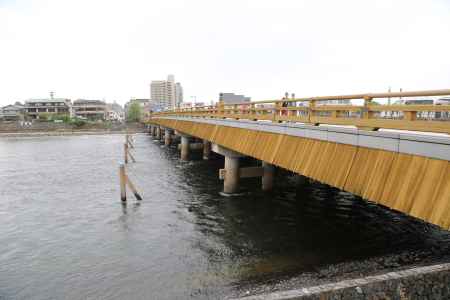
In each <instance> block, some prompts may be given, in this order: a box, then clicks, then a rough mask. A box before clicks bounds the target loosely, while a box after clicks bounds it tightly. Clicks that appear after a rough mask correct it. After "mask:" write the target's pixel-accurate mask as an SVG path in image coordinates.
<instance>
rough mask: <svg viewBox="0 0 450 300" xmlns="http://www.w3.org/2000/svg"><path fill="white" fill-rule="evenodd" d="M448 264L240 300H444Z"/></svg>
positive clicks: (449, 293) (449, 284) (448, 289)
mask: <svg viewBox="0 0 450 300" xmlns="http://www.w3.org/2000/svg"><path fill="white" fill-rule="evenodd" d="M449 297H450V264H449V263H447V264H437V265H431V266H425V267H417V268H411V269H407V270H402V271H398V272H389V273H384V274H381V275H377V276H367V277H362V278H358V279H350V280H342V281H339V282H336V283H329V284H323V285H318V286H314V287H309V288H300V289H292V290H288V291H282V292H272V293H269V294H263V295H258V296H248V297H244V298H240V299H241V300H262V299H272V300H284V299H291V300H292V299H298V300H316V299H361V300H363V299H436V300H439V299H448V298H449Z"/></svg>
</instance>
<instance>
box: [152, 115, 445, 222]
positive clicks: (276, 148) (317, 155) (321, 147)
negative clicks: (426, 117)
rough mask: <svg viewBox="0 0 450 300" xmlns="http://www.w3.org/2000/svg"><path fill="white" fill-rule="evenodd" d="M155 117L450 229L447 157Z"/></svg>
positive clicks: (172, 126) (171, 125)
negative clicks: (419, 154) (426, 155)
mask: <svg viewBox="0 0 450 300" xmlns="http://www.w3.org/2000/svg"><path fill="white" fill-rule="evenodd" d="M151 122H152V123H154V124H159V125H162V126H165V127H170V128H173V129H176V130H178V131H180V132H183V133H186V134H189V135H192V136H195V137H199V138H202V139H206V140H209V141H211V142H213V143H216V144H219V145H221V146H224V147H226V148H229V149H231V150H234V151H237V152H240V153H243V154H245V155H248V156H251V157H254V158H257V159H260V160H263V161H266V162H269V163H272V164H274V165H277V166H279V167H282V168H285V169H288V170H291V171H293V172H296V173H298V174H301V175H304V176H307V177H310V178H312V179H314V180H317V181H319V182H322V183H325V184H328V185H331V186H334V187H336V188H339V189H342V190H346V191H349V192H351V193H353V194H355V195H358V196H361V197H362V198H364V199H367V200H370V201H373V202H376V203H379V204H381V205H384V206H387V207H389V208H392V209H395V210H398V211H401V212H404V213H406V214H409V215H411V216H414V217H417V218H419V219H422V220H425V221H427V222H430V223H433V224H436V225H438V226H440V227H442V228H445V229H450V162H449V161H448V160H443V159H436V158H431V157H425V156H418V155H413V154H407V153H399V152H391V151H388V150H382V149H374V148H366V147H361V146H355V145H349V144H340V143H337V142H332V141H323V140H318V139H311V138H306V137H298V136H291V135H286V134H280V133H272V132H264V131H258V130H252V129H246V128H235V127H229V126H223V125H214V124H207V123H201V122H195V121H183V120H174V119H159V118H155V119H152V120H151Z"/></svg>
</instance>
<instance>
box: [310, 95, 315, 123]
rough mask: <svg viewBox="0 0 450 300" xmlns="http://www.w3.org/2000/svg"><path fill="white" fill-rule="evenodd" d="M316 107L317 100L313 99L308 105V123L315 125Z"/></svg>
mask: <svg viewBox="0 0 450 300" xmlns="http://www.w3.org/2000/svg"><path fill="white" fill-rule="evenodd" d="M315 107H316V100H314V99H311V101H309V105H308V123H313V118H314V108H315Z"/></svg>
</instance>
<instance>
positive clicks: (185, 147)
mask: <svg viewBox="0 0 450 300" xmlns="http://www.w3.org/2000/svg"><path fill="white" fill-rule="evenodd" d="M181 160H189V137H188V136H185V135H182V136H181Z"/></svg>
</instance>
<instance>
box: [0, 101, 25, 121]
mask: <svg viewBox="0 0 450 300" xmlns="http://www.w3.org/2000/svg"><path fill="white" fill-rule="evenodd" d="M24 110H25V109H24V106H23V105H22V104H20V102H16V103H15V104H11V105H7V106H4V107H2V108H0V120H2V121H19V120H23V118H24Z"/></svg>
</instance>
